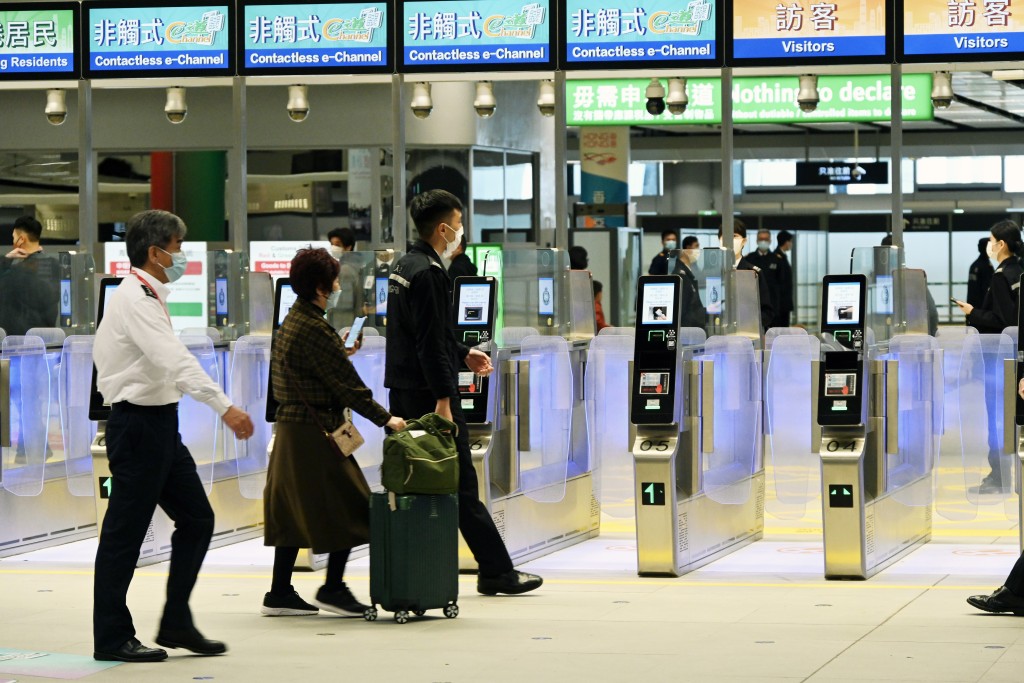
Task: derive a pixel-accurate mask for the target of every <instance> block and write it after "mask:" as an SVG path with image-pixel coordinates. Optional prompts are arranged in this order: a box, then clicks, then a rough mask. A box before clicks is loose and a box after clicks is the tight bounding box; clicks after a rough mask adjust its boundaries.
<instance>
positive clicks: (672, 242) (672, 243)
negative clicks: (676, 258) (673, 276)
mask: <svg viewBox="0 0 1024 683" xmlns="http://www.w3.org/2000/svg"><path fill="white" fill-rule="evenodd" d="M678 242H679V233H677V232H676V231H675V230H663V231H662V233H661V251H659V252H658V253H657V254H655V255H654V258H653V259H651V267H650V268H648V269H647V274H648V275H668V261H669V257H670V255H671V253H672V252H673V251H675V250H676V249H678V248H679V247H678ZM684 248H685V247H684Z"/></svg>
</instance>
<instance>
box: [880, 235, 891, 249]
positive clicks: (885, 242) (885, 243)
mask: <svg viewBox="0 0 1024 683" xmlns="http://www.w3.org/2000/svg"><path fill="white" fill-rule="evenodd" d="M882 246H883V247H891V246H892V233H891V232H890V233H889V234H888V235H886V236H885V237H883V238H882Z"/></svg>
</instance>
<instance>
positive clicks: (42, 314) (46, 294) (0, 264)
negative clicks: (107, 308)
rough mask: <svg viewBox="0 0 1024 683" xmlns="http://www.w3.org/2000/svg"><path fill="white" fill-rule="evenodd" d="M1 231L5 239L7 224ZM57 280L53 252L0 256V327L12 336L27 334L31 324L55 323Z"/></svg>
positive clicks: (58, 270) (58, 267)
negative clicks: (3, 257) (15, 257)
mask: <svg viewBox="0 0 1024 683" xmlns="http://www.w3.org/2000/svg"><path fill="white" fill-rule="evenodd" d="M8 225H9V223H8ZM4 232H5V233H6V237H5V238H4V240H5V241H6V240H7V239H9V236H10V234H11V232H10V228H5V229H4ZM4 253H6V251H5V252H4ZM60 280H61V277H60V264H59V262H58V260H57V258H56V256H55V255H50V254H49V253H47V252H45V251H44V252H39V253H38V254H35V255H33V256H31V257H30V258H24V259H7V258H5V259H2V261H0V327H2V328H3V329H5V330H7V334H9V335H13V336H19V335H27V334H28V333H29V332H28V331H29V330H30V329H32V328H38V327H47V328H52V327H59V326H60V321H59V315H58V313H59V311H60V306H59V301H60V288H61V282H60Z"/></svg>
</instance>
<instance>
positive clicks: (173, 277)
mask: <svg viewBox="0 0 1024 683" xmlns="http://www.w3.org/2000/svg"><path fill="white" fill-rule="evenodd" d="M157 249H160V247H157ZM160 251H162V252H164V253H165V254H167V255H168V256H170V257H171V265H170V266H160V267H161V268H163V269H164V275H166V276H167V282H168V283H170V282H177V281H178V280H180V279H181V276H182V275H184V274H185V269H186V268H188V258H187V257H186V256H185V253H184V252H181V251H179V252H177V253H175V254H172V253H171V252H169V251H167V250H166V249H160Z"/></svg>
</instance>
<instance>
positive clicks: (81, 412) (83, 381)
mask: <svg viewBox="0 0 1024 683" xmlns="http://www.w3.org/2000/svg"><path fill="white" fill-rule="evenodd" d="M95 339H96V338H95V337H92V336H73V337H68V338H67V339H66V340H65V341H64V348H63V349H62V350H61V358H60V371H59V373H58V381H57V385H58V389H59V390H58V393H59V395H60V412H59V415H60V422H61V427H62V429H61V434H62V435H63V445H64V464H65V466H66V468H67V477H68V490H69V491H70V492H71V495H73V496H81V497H83V498H88V497H91V496H93V495H94V493H93V485H92V452H91V448H92V441H93V439H94V438H95V437H96V423H95V422H93V421H91V420H90V419H89V396H90V391H91V387H92V347H93V341H94V340H95Z"/></svg>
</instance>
